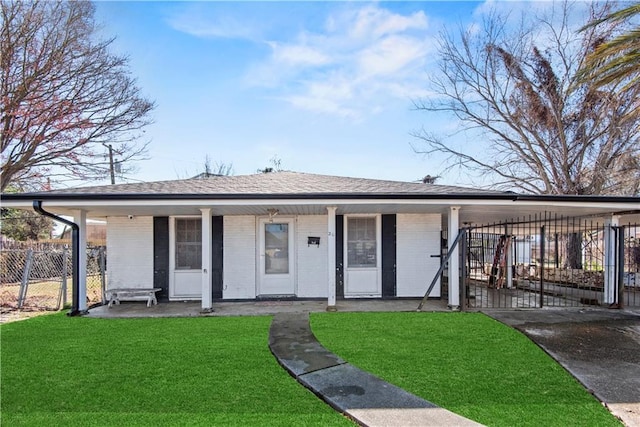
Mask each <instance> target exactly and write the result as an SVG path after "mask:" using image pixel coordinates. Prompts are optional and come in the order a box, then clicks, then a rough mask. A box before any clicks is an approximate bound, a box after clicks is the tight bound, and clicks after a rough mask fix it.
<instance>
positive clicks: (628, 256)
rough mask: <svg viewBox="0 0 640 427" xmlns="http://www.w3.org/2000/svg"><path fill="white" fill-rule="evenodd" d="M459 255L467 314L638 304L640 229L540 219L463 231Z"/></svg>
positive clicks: (548, 217)
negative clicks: (607, 285)
mask: <svg viewBox="0 0 640 427" xmlns="http://www.w3.org/2000/svg"><path fill="white" fill-rule="evenodd" d="M607 236H610V238H607ZM605 245H608V247H605ZM461 254H462V262H461V268H462V272H461V273H462V274H461V276H462V278H463V283H464V286H462V301H464V302H465V306H466V307H467V308H470V309H478V308H539V307H548V306H551V307H578V306H602V305H606V306H609V305H614V306H618V307H620V306H640V227H638V224H631V223H628V224H625V225H622V224H621V225H613V226H612V225H610V224H607V223H605V222H603V221H602V220H596V219H584V218H565V217H560V216H555V215H554V216H551V215H548V214H540V215H536V216H532V217H528V218H523V219H517V220H515V221H511V222H507V223H494V224H487V225H483V226H480V227H474V228H471V229H468V230H467V233H466V236H465V241H464V245H463V250H461ZM607 254H609V255H607ZM605 275H608V278H607V279H605ZM605 280H608V281H609V283H613V285H612V287H610V288H609V292H611V293H612V294H611V295H609V296H608V297H605V295H604V292H605Z"/></svg>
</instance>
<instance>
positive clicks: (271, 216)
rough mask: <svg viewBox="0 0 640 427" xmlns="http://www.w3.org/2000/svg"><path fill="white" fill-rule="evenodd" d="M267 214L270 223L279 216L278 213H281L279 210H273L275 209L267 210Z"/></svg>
mask: <svg viewBox="0 0 640 427" xmlns="http://www.w3.org/2000/svg"><path fill="white" fill-rule="evenodd" d="M267 212H268V213H269V222H273V218H275V217H276V216H277V215H278V213H280V211H279V210H278V209H273V208H269V209H267Z"/></svg>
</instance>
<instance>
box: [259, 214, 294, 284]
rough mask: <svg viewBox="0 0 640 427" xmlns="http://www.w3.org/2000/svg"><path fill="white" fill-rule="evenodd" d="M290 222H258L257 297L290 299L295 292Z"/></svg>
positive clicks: (289, 220) (262, 219)
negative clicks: (285, 297) (283, 297)
mask: <svg viewBox="0 0 640 427" xmlns="http://www.w3.org/2000/svg"><path fill="white" fill-rule="evenodd" d="M294 224H295V222H294V220H293V219H288V218H283V219H277V220H276V219H273V222H271V220H269V219H267V218H261V219H260V222H259V227H258V228H259V229H258V240H259V244H258V251H259V254H258V255H259V258H260V260H259V262H258V269H259V271H258V278H259V283H258V295H259V296H293V295H295V294H296V290H295V271H294V268H295V263H294V258H295V257H294V254H295V251H294V235H295V232H294Z"/></svg>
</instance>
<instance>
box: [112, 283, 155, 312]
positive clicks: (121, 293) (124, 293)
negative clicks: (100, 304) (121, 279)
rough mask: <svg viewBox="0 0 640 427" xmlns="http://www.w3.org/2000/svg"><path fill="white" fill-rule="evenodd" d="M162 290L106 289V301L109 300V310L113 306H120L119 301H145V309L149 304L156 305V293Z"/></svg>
mask: <svg viewBox="0 0 640 427" xmlns="http://www.w3.org/2000/svg"><path fill="white" fill-rule="evenodd" d="M161 290H162V288H115V289H107V299H108V300H109V308H111V306H112V305H113V304H120V301H144V300H145V299H146V301H147V307H151V304H158V300H157V299H156V292H159V291H161Z"/></svg>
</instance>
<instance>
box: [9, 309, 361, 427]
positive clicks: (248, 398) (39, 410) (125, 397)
mask: <svg viewBox="0 0 640 427" xmlns="http://www.w3.org/2000/svg"><path fill="white" fill-rule="evenodd" d="M270 322H271V318H270V317H228V318H218V317H208V318H187V319H91V318H86V317H84V318H68V317H66V316H64V315H62V314H55V315H48V316H41V317H38V318H33V319H30V320H24V321H20V322H15V323H9V324H5V325H2V326H0V334H1V346H2V353H1V356H2V359H1V362H2V372H1V390H0V391H1V399H2V400H1V410H2V419H1V424H2V425H3V426H5V425H6V426H22V425H29V426H57V425H73V426H94V425H95V426H110V425H111V426H132V425H148V426H160V425H162V426H166V425H181V426H191V425H225V426H228V425H237V426H250V425H253V426H257V425H268V426H279V425H280V426H292V425H296V426H304V425H322V426H326V425H353V424H352V423H351V422H350V421H348V420H347V419H346V418H344V417H343V416H341V415H340V414H338V413H336V412H335V411H333V410H332V409H331V408H330V407H329V406H327V405H326V404H324V403H323V402H322V401H320V400H319V399H318V398H317V397H316V396H315V395H313V394H312V393H311V392H309V391H307V390H306V389H305V388H304V387H303V386H301V385H299V384H298V383H297V382H296V381H295V380H294V379H293V378H291V377H290V376H289V375H288V374H287V373H286V372H285V371H284V370H283V369H282V368H281V367H280V366H279V365H278V363H277V362H276V361H275V359H274V357H273V356H272V355H271V353H270V352H269V349H268V346H267V341H268V330H269V325H270Z"/></svg>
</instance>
